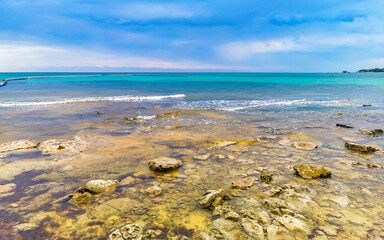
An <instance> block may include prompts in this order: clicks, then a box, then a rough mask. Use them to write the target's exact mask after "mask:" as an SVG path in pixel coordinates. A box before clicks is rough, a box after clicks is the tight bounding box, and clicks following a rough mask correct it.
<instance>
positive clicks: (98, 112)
mask: <svg viewBox="0 0 384 240" xmlns="http://www.w3.org/2000/svg"><path fill="white" fill-rule="evenodd" d="M96 114H104V112H103V111H96Z"/></svg>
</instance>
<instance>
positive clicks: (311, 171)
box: [293, 165, 332, 178]
mask: <svg viewBox="0 0 384 240" xmlns="http://www.w3.org/2000/svg"><path fill="white" fill-rule="evenodd" d="M293 169H295V171H296V174H298V175H300V176H301V177H303V178H326V177H330V176H331V175H332V172H331V171H329V170H327V169H325V168H324V167H322V166H320V165H297V166H294V167H293Z"/></svg>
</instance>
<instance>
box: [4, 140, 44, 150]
mask: <svg viewBox="0 0 384 240" xmlns="http://www.w3.org/2000/svg"><path fill="white" fill-rule="evenodd" d="M37 145H38V143H37V142H36V141H33V140H18V141H14V142H7V143H3V144H0V153H2V152H9V151H15V150H22V149H31V148H36V147H37Z"/></svg>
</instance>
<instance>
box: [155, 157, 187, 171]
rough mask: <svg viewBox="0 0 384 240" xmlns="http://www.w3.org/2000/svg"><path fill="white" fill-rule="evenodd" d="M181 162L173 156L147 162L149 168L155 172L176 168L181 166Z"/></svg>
mask: <svg viewBox="0 0 384 240" xmlns="http://www.w3.org/2000/svg"><path fill="white" fill-rule="evenodd" d="M181 164H182V162H181V161H180V160H177V159H175V158H169V157H161V158H157V159H154V160H152V161H150V162H149V168H150V169H151V170H152V171H156V172H169V171H172V170H176V169H178V168H179V167H180V166H181Z"/></svg>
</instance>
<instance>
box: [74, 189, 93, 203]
mask: <svg viewBox="0 0 384 240" xmlns="http://www.w3.org/2000/svg"><path fill="white" fill-rule="evenodd" d="M69 198H70V199H71V200H69V201H70V202H71V203H73V204H76V205H85V204H88V203H90V202H91V201H92V194H91V193H90V192H88V191H87V190H86V189H84V188H79V189H78V190H77V191H76V192H74V193H73V194H71V195H69Z"/></svg>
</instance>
